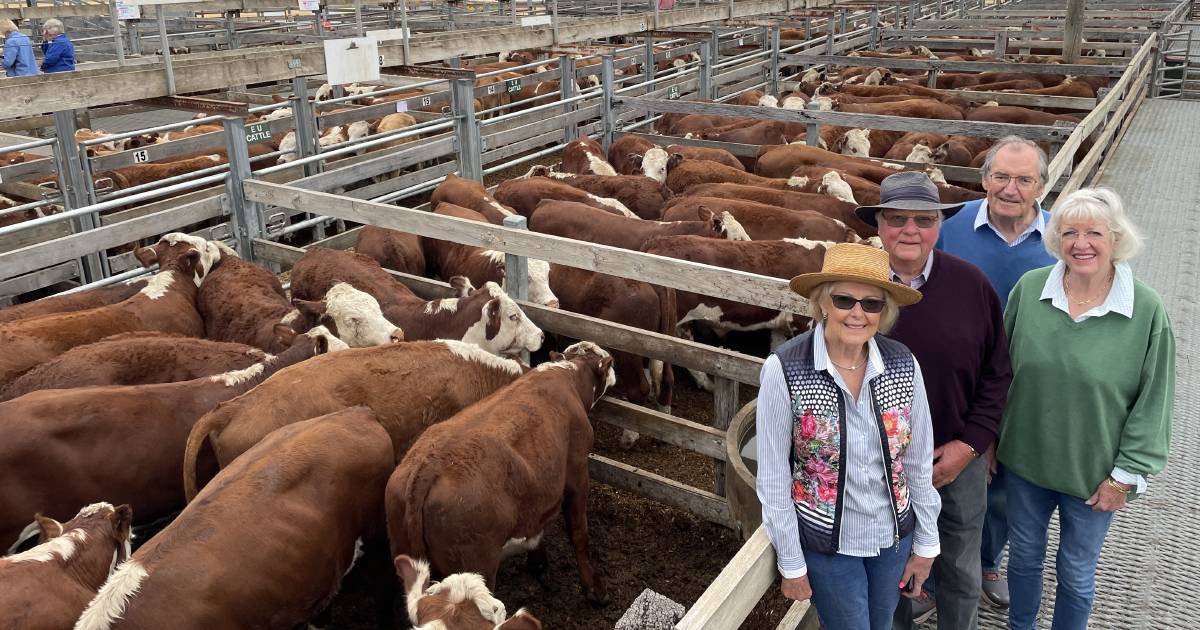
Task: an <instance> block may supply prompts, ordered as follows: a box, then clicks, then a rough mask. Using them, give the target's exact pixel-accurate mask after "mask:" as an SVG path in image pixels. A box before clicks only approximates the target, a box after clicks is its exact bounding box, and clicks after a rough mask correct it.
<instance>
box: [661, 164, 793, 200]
mask: <svg viewBox="0 0 1200 630" xmlns="http://www.w3.org/2000/svg"><path fill="white" fill-rule="evenodd" d="M722 182H727V183H730V184H744V185H747V186H759V187H762V188H773V189H775V190H798V189H800V188H803V187H804V183H801V182H794V181H791V180H790V179H784V178H770V177H763V176H761V175H754V174H752V173H747V172H746V171H744V170H739V169H736V168H732V167H729V166H725V165H724V164H717V163H715V162H707V161H698V160H684V161H682V162H680V163H679V165H678V166H676V167H675V168H673V169H671V171H670V172H669V173H667V188H670V189H671V191H672V192H674V193H675V194H680V193H682V192H683V191H685V190H687V189H688V188H691V187H692V186H695V185H697V184H713V183H722ZM805 183H806V182H805Z"/></svg>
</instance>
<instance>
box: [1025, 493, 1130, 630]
mask: <svg viewBox="0 0 1200 630" xmlns="http://www.w3.org/2000/svg"><path fill="white" fill-rule="evenodd" d="M1055 508H1058V522H1059V544H1058V556H1057V560H1056V563H1055V564H1056V573H1057V574H1058V589H1057V590H1056V591H1055V594H1054V621H1053V622H1052V623H1051V625H1050V627H1051V629H1052V630H1087V624H1088V617H1089V616H1090V615H1091V612H1092V600H1094V599H1095V596H1096V564H1097V563H1098V562H1099V561H1100V548H1101V547H1102V546H1103V545H1104V536H1105V535H1106V534H1107V533H1108V526H1109V524H1110V523H1112V517H1113V513H1112V512H1096V511H1093V510H1092V508H1091V506H1089V505H1088V504H1087V503H1085V502H1084V500H1083V499H1080V498H1078V497H1073V496H1071V495H1068V494H1063V493H1061V492H1055V491H1054V490H1048V489H1046V488H1043V487H1041V486H1038V485H1036V484H1033V483H1030V482H1028V481H1026V480H1024V479H1022V478H1021V477H1019V476H1017V475H1014V474H1012V473H1011V472H1009V473H1008V531H1009V536H1010V540H1009V549H1008V587H1009V591H1010V596H1011V598H1012V605H1011V606H1010V607H1009V609H1008V627H1009V628H1010V629H1011V630H1033V629H1034V628H1035V627H1036V625H1037V616H1038V607H1039V606H1040V605H1041V603H1042V570H1043V568H1044V565H1045V561H1046V536H1047V534H1046V530H1047V528H1048V526H1049V524H1050V515H1051V514H1052V513H1053V512H1054V509H1055Z"/></svg>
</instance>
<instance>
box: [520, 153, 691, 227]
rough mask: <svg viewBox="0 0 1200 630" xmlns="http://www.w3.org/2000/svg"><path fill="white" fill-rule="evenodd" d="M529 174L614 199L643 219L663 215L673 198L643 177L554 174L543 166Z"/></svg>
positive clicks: (662, 186)
mask: <svg viewBox="0 0 1200 630" xmlns="http://www.w3.org/2000/svg"><path fill="white" fill-rule="evenodd" d="M677 162H678V160H677ZM530 173H531V174H533V175H540V176H544V177H549V178H551V179H556V180H558V181H560V182H563V183H564V184H567V185H569V186H574V187H575V188H578V189H580V190H582V191H584V192H588V193H591V194H593V195H596V196H598V197H608V198H610V199H616V200H617V201H620V202H621V203H623V204H625V207H626V208H629V209H630V210H631V211H632V212H633V213H634V214H635V215H637V216H638V217H640V218H643V219H657V218H659V217H660V216H662V207H663V204H665V203H666V202H667V200H668V199H670V198H671V196H672V195H671V190H670V189H669V188H667V187H666V186H665V185H663V184H662V183H661V182H659V181H658V180H656V179H652V178H650V177H645V176H642V175H611V176H610V175H571V174H570V173H555V172H553V171H551V170H550V169H549V168H548V167H545V166H535V167H533V169H532V170H531V171H530Z"/></svg>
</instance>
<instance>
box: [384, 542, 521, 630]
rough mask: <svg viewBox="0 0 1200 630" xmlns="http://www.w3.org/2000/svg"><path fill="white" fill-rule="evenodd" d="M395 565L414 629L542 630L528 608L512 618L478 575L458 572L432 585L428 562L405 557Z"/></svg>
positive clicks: (396, 560) (400, 557)
mask: <svg viewBox="0 0 1200 630" xmlns="http://www.w3.org/2000/svg"><path fill="white" fill-rule="evenodd" d="M394 562H395V566H396V575H398V576H400V581H401V582H402V583H403V584H404V599H405V602H406V603H407V604H408V606H407V607H408V620H409V621H410V622H412V625H413V627H414V628H433V627H435V624H436V625H437V626H440V627H443V628H454V629H455V630H542V622H540V621H538V619H537V617H534V616H533V615H531V614H529V613H528V612H526V611H525V609H524V608H522V609H520V610H518V611H517V613H516V614H515V615H513V616H512V617H509V616H508V614H507V611H506V610H505V608H504V602H501V601H500V600H498V599H496V598H495V597H493V596H492V593H491V591H489V590H488V587H487V584H486V583H485V582H484V581H483V578H482V577H480V576H479V575H478V574H475V573H455V574H453V575H448V576H446V577H445V578H444V579H443V580H441V581H440V582H432V581H431V580H430V579H429V563H428V562H426V561H424V560H413V559H412V558H410V557H408V556H406V555H404V554H400V555H398V556H396V558H395V561H394Z"/></svg>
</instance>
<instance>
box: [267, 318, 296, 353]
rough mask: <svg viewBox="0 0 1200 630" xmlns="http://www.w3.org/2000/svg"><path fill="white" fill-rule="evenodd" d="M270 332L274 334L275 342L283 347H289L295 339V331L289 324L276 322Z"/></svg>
mask: <svg viewBox="0 0 1200 630" xmlns="http://www.w3.org/2000/svg"><path fill="white" fill-rule="evenodd" d="M271 332H273V333H274V334H275V343H276V344H278V345H279V346H281V347H284V348H290V347H291V346H292V342H293V341H295V340H296V331H295V329H293V328H292V327H291V325H289V324H284V323H282V322H280V323H277V324H275V326H274V327H273V328H272V329H271Z"/></svg>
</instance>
